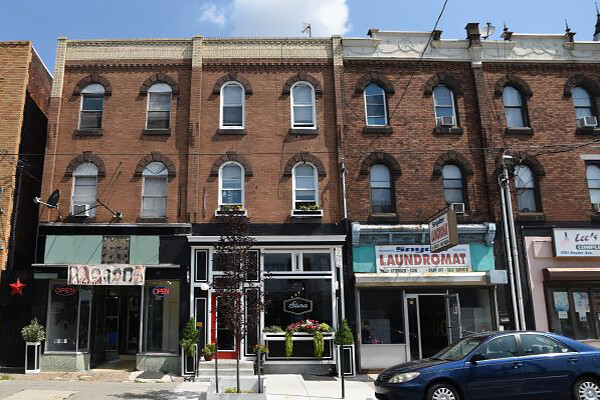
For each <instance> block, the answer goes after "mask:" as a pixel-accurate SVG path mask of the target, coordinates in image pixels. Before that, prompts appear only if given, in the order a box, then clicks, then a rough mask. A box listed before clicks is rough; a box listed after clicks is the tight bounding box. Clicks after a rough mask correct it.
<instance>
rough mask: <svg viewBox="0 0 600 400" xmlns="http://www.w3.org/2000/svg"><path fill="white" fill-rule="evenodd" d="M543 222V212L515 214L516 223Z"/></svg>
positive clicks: (544, 218) (544, 216)
mask: <svg viewBox="0 0 600 400" xmlns="http://www.w3.org/2000/svg"><path fill="white" fill-rule="evenodd" d="M545 220H546V214H545V213H543V212H519V213H517V221H529V222H535V221H538V222H544V221H545Z"/></svg>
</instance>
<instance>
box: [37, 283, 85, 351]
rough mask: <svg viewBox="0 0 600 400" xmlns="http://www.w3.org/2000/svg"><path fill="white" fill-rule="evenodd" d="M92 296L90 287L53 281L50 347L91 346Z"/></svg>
mask: <svg viewBox="0 0 600 400" xmlns="http://www.w3.org/2000/svg"><path fill="white" fill-rule="evenodd" d="M90 299H91V294H90V290H89V289H87V288H83V287H75V286H68V285H65V284H64V283H52V284H51V285H50V304H49V306H48V320H47V327H46V333H47V336H48V337H47V338H46V351H87V350H88V337H89V336H88V335H89V315H90ZM80 301H81V304H80ZM78 320H79V327H78V325H77V323H78ZM78 339H79V348H77V340H78Z"/></svg>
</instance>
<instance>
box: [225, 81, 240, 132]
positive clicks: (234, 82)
mask: <svg viewBox="0 0 600 400" xmlns="http://www.w3.org/2000/svg"><path fill="white" fill-rule="evenodd" d="M227 86H239V87H240V88H241V89H242V125H241V126H231V125H227V126H223V90H225V88H226V87H227ZM245 127H246V89H244V86H242V84H241V83H239V82H236V81H229V82H225V83H224V84H223V85H222V86H221V92H220V93H219V128H220V129H244V128H245Z"/></svg>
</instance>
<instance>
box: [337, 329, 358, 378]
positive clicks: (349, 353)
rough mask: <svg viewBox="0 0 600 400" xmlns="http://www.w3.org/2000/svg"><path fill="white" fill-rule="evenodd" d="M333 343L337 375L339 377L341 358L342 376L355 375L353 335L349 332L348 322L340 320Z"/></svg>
mask: <svg viewBox="0 0 600 400" xmlns="http://www.w3.org/2000/svg"><path fill="white" fill-rule="evenodd" d="M333 343H335V345H336V349H337V351H336V354H337V363H338V368H337V370H338V375H340V372H339V371H341V368H340V360H341V358H342V357H344V376H354V375H356V366H355V360H354V358H355V357H354V353H355V349H354V335H353V334H352V330H350V326H349V325H348V321H346V320H342V324H341V326H340V329H338V330H337V332H336V333H335V337H334V338H333Z"/></svg>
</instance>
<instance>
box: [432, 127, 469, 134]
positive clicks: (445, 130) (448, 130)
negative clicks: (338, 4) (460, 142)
mask: <svg viewBox="0 0 600 400" xmlns="http://www.w3.org/2000/svg"><path fill="white" fill-rule="evenodd" d="M433 133H441V134H450V135H461V134H462V133H463V128H461V127H458V126H436V127H435V128H433Z"/></svg>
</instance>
